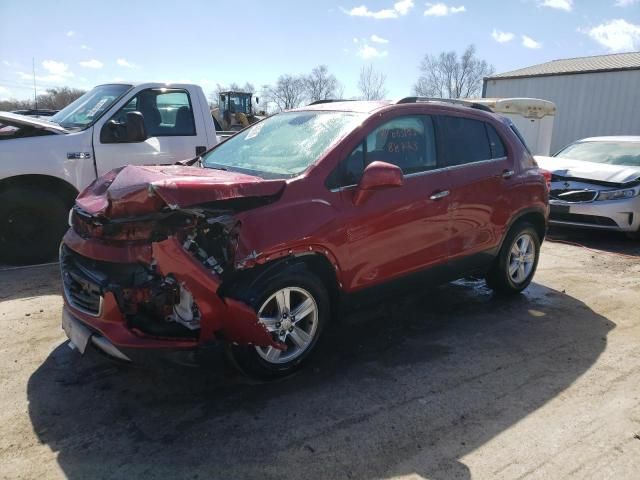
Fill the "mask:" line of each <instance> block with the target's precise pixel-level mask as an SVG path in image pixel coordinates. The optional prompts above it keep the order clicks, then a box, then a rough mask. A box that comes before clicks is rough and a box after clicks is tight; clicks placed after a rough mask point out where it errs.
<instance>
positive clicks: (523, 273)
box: [486, 222, 540, 294]
mask: <svg viewBox="0 0 640 480" xmlns="http://www.w3.org/2000/svg"><path fill="white" fill-rule="evenodd" d="M539 256H540V236H539V235H538V232H537V230H536V229H535V227H534V226H533V225H532V224H530V223H528V222H521V223H517V224H516V225H514V226H513V227H512V228H511V230H510V231H509V233H508V234H507V237H506V238H505V241H504V243H503V244H502V248H501V249H500V253H499V255H498V257H497V258H496V260H495V262H494V265H493V267H492V269H491V271H490V272H489V274H488V275H487V277H486V279H487V285H488V286H489V287H490V288H492V289H493V290H495V291H496V292H499V293H503V294H516V293H520V292H521V291H522V290H524V289H525V288H527V287H528V286H529V284H530V283H531V280H532V279H533V276H534V274H535V272H536V268H537V267H538V258H539Z"/></svg>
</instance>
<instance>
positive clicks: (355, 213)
mask: <svg viewBox="0 0 640 480" xmlns="http://www.w3.org/2000/svg"><path fill="white" fill-rule="evenodd" d="M374 161H384V162H387V163H391V164H394V165H397V166H399V167H400V168H401V169H402V171H403V173H404V184H403V185H402V186H401V187H395V188H388V189H384V190H380V191H377V192H375V194H374V195H372V196H371V197H370V198H369V199H368V200H367V201H366V202H365V203H364V204H362V205H358V206H356V205H354V204H353V195H354V194H355V191H356V188H357V186H356V185H357V183H358V182H359V180H360V178H361V177H362V172H363V170H364V168H365V166H366V165H368V164H369V163H371V162H374ZM336 175H338V177H339V178H340V179H341V181H338V182H337V183H336V182H334V184H333V185H331V186H332V187H333V190H334V192H336V194H338V191H340V194H341V195H342V201H341V202H340V203H341V216H342V221H341V224H343V225H345V228H346V232H345V233H346V237H347V242H348V247H347V248H348V255H347V257H348V262H349V264H348V265H346V268H345V272H346V273H347V277H348V278H347V279H346V283H347V285H345V286H346V288H347V289H348V290H354V289H360V288H364V287H370V286H373V285H376V284H379V283H382V282H386V281H388V280H391V279H394V278H398V277H401V276H403V275H405V274H409V273H412V272H415V271H418V270H422V269H424V268H426V267H428V266H432V265H435V264H438V263H441V262H443V260H444V259H445V258H446V256H447V253H448V246H447V241H448V229H447V226H448V214H447V210H448V205H449V199H448V198H447V196H446V195H444V196H436V197H435V198H433V199H432V198H430V197H431V196H433V195H435V194H437V193H438V192H444V191H446V190H447V188H448V187H447V185H448V184H447V178H448V175H447V172H446V171H442V170H438V169H437V161H436V144H435V132H434V127H433V121H432V118H431V117H430V116H427V115H412V116H400V117H396V118H394V119H392V120H388V121H386V122H383V123H382V124H380V125H379V126H377V127H376V128H374V130H373V131H372V132H371V133H369V135H367V137H366V138H365V139H364V140H363V141H362V142H361V143H360V145H358V146H357V147H356V148H355V149H354V150H353V151H352V152H351V154H350V155H349V156H348V157H347V158H346V159H345V160H344V161H343V162H342V164H341V166H340V167H339V170H338V171H337V173H336Z"/></svg>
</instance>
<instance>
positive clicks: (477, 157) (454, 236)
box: [436, 114, 515, 269]
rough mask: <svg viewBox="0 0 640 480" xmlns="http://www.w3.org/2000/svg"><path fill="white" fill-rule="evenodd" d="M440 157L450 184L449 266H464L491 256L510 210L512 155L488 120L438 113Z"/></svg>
mask: <svg viewBox="0 0 640 480" xmlns="http://www.w3.org/2000/svg"><path fill="white" fill-rule="evenodd" d="M436 126H437V127H436V131H437V134H438V147H439V150H438V151H439V157H440V158H439V159H440V161H441V162H442V163H443V165H444V166H446V167H448V168H447V170H448V171H449V175H450V178H449V182H450V186H451V188H450V202H451V203H450V207H449V210H450V225H451V237H450V243H449V249H450V254H451V260H452V264H454V263H455V260H466V264H465V262H461V264H460V266H461V267H462V268H463V269H468V268H473V267H474V266H475V265H474V264H478V265H482V264H483V263H484V262H485V261H486V262H488V261H490V260H491V256H490V255H483V253H488V251H489V250H491V249H493V248H494V247H496V246H497V245H498V244H499V242H500V239H501V238H502V232H503V231H504V228H505V225H506V223H507V221H508V219H509V215H510V212H511V211H512V206H511V203H512V200H511V198H510V190H511V189H512V188H513V187H514V183H515V182H514V179H515V172H514V168H515V167H514V159H513V155H511V156H509V155H508V152H507V149H506V148H505V143H504V142H503V141H502V139H501V137H500V136H499V134H498V132H497V131H496V129H495V128H494V127H493V126H492V125H491V124H490V123H488V122H486V121H483V120H480V119H475V118H468V117H464V116H455V115H454V114H451V115H438V116H437V120H436Z"/></svg>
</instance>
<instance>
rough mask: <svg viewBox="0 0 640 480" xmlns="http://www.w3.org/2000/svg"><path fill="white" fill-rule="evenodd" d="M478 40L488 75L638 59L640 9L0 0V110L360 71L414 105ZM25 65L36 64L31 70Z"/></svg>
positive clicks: (578, 2) (341, 0)
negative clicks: (451, 60)
mask: <svg viewBox="0 0 640 480" xmlns="http://www.w3.org/2000/svg"><path fill="white" fill-rule="evenodd" d="M470 44H474V45H475V46H476V48H477V55H478V57H480V58H481V59H484V60H487V61H488V62H489V63H490V64H492V65H493V66H494V68H495V71H496V72H498V73H500V72H506V71H510V70H514V69H517V68H521V67H526V66H530V65H535V64H538V63H543V62H546V61H550V60H554V59H558V58H570V57H579V56H590V55H600V54H606V53H616V52H625V51H637V50H640V0H446V1H443V2H439V1H437V0H432V1H430V2H424V1H417V0H398V1H394V0H315V1H303V0H297V1H293V0H268V1H265V0H244V1H238V0H236V1H226V2H222V1H217V0H209V1H204V0H183V1H181V2H168V1H164V0H156V1H143V0H133V1H128V2H123V1H117V2H89V1H87V0H83V1H73V0H56V1H50V0H41V1H32V0H20V1H16V0H0V100H2V99H7V98H28V97H32V96H33V73H32V62H33V63H34V64H35V76H36V84H37V88H38V90H44V89H46V88H47V87H52V86H63V85H68V86H72V87H78V88H83V89H89V88H91V87H92V86H94V85H97V84H100V83H107V82H112V81H170V82H187V83H196V84H199V85H201V86H202V87H203V88H204V90H205V92H207V93H209V92H211V91H212V90H213V89H214V88H215V86H216V84H218V83H219V84H221V85H229V84H230V83H232V82H235V83H238V84H240V85H243V84H244V83H245V82H250V83H252V84H253V85H255V86H256V87H258V89H259V88H260V87H261V86H262V85H264V84H269V83H274V82H275V81H276V80H277V78H278V76H279V75H281V74H287V73H288V74H304V73H308V72H310V71H311V69H312V68H313V67H315V66H317V65H327V66H328V68H329V71H330V72H331V73H333V74H334V75H336V77H337V78H338V79H339V81H340V82H341V84H342V85H343V87H344V96H345V97H346V98H349V97H355V96H357V95H358V93H359V92H358V89H357V83H358V76H359V72H360V69H361V68H362V66H363V65H368V64H373V66H374V68H375V69H376V70H379V71H381V72H383V73H384V74H385V75H386V77H387V81H386V87H387V90H388V95H387V96H388V98H399V97H402V96H406V95H410V94H411V90H412V87H413V85H414V84H415V82H416V80H417V78H418V76H419V74H420V71H419V66H420V62H421V60H422V58H423V57H424V56H425V55H426V54H433V55H437V54H439V53H440V52H442V51H450V50H455V51H457V52H462V51H463V50H464V49H465V48H466V47H467V46H468V45H470ZM32 59H33V60H32Z"/></svg>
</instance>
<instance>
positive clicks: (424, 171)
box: [329, 157, 515, 193]
mask: <svg viewBox="0 0 640 480" xmlns="http://www.w3.org/2000/svg"><path fill="white" fill-rule="evenodd" d="M508 158H509V157H499V158H490V159H489V160H478V161H477V162H469V163H461V164H460V165H449V166H448V167H441V168H434V169H432V170H423V171H422V172H414V173H406V174H403V175H402V178H414V177H421V176H423V175H429V174H430V173H437V172H446V171H450V170H454V169H458V168H461V167H468V166H471V165H483V164H487V163H493V162H501V161H503V160H508ZM514 173H515V172H514ZM357 186H358V184H355V183H354V184H352V185H345V186H343V187H338V188H331V189H329V191H330V192H333V193H336V192H342V191H344V190H347V189H350V188H354V187H357Z"/></svg>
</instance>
